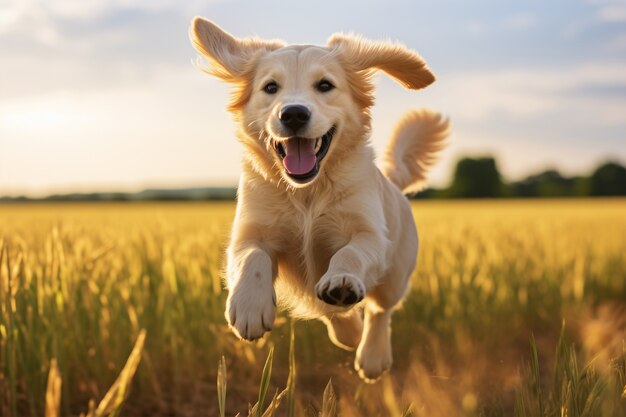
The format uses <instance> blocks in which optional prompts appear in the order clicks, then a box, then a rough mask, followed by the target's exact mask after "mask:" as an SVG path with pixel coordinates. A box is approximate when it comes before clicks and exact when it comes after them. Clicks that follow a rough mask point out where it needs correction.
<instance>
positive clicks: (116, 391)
mask: <svg viewBox="0 0 626 417" xmlns="http://www.w3.org/2000/svg"><path fill="white" fill-rule="evenodd" d="M145 340H146V330H145V329H142V330H141V332H139V336H138V337H137V341H136V342H135V346H134V347H133V350H132V352H131V353H130V355H129V356H128V360H127V361H126V365H124V368H123V369H122V371H121V372H120V375H119V376H118V377H117V379H116V380H115V382H114V383H113V385H111V388H109V391H108V392H107V393H106V395H105V396H104V398H103V399H102V401H101V402H100V404H99V405H98V408H97V409H96V413H95V415H96V417H100V416H111V417H114V416H116V415H117V414H118V413H119V411H120V409H121V407H122V404H123V403H124V400H125V399H126V395H127V394H128V386H129V385H130V382H131V381H132V379H133V376H134V375H135V372H136V371H137V366H139V362H140V361H141V352H142V351H143V345H144V342H145Z"/></svg>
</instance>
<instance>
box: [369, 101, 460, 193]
mask: <svg viewBox="0 0 626 417" xmlns="http://www.w3.org/2000/svg"><path fill="white" fill-rule="evenodd" d="M449 132H450V122H449V120H448V119H447V118H445V117H443V116H442V115H441V114H439V113H435V112H433V111H430V110H427V109H420V110H412V111H410V112H408V113H407V114H405V115H404V117H402V119H401V120H400V122H398V124H397V126H396V129H395V132H394V133H393V135H392V137H391V140H390V141H389V144H388V145H387V149H385V154H384V157H383V163H382V167H381V169H382V171H383V173H384V174H385V176H386V177H387V178H389V180H390V181H391V182H393V183H394V184H395V185H397V186H398V188H400V189H401V190H402V192H404V193H405V194H408V193H414V192H418V191H421V190H423V189H424V188H426V178H427V176H428V171H429V170H430V168H431V167H432V166H433V165H434V164H435V162H437V159H438V156H439V152H440V151H441V150H442V149H443V148H444V147H445V146H446V144H447V141H446V139H447V137H448V134H449Z"/></svg>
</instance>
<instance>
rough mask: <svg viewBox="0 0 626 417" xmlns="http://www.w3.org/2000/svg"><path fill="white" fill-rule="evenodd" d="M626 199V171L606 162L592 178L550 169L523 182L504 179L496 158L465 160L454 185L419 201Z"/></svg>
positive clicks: (456, 172) (429, 192) (426, 193)
mask: <svg viewBox="0 0 626 417" xmlns="http://www.w3.org/2000/svg"><path fill="white" fill-rule="evenodd" d="M596 196H597V197H600V196H626V168H625V167H624V166H623V165H621V164H620V163H618V162H613V161H609V162H605V163H603V164H601V165H600V166H598V167H597V168H596V169H594V170H593V171H592V172H591V173H590V174H589V175H588V176H575V177H566V176H563V175H561V174H560V173H559V172H558V171H557V170H555V169H550V170H546V171H543V172H540V173H537V174H534V175H530V176H528V177H526V178H524V179H522V180H520V181H512V182H507V181H505V180H504V179H503V177H502V175H501V174H500V171H499V170H498V165H497V163H496V160H495V158H493V157H483V158H462V159H461V160H459V161H458V162H457V164H456V167H455V169H454V175H453V178H452V182H451V184H450V185H449V186H448V187H447V188H444V189H433V188H431V189H428V190H426V191H424V192H422V193H420V194H417V195H416V196H414V197H416V198H500V197H509V198H530V197H596Z"/></svg>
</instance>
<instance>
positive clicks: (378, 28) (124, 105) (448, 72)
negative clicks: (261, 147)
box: [0, 0, 626, 197]
mask: <svg viewBox="0 0 626 417" xmlns="http://www.w3.org/2000/svg"><path fill="white" fill-rule="evenodd" d="M366 3H367V5H368V7H355V4H357V3H355V2H353V1H349V2H343V3H336V2H333V3H331V2H322V3H319V2H318V3H316V4H314V5H313V4H303V5H301V6H299V7H298V13H297V14H295V13H294V11H293V10H289V9H285V8H283V7H281V4H280V2H279V1H277V0H273V1H269V2H265V3H264V4H263V5H259V4H258V3H254V2H251V1H219V0H217V1H210V2H200V1H196V0H191V1H186V2H176V1H173V0H160V1H157V2H153V1H148V0H125V1H112V2H107V1H102V0H90V1H84V2H81V3H80V4H76V3H73V2H68V1H66V0H49V1H47V2H46V5H45V6H43V5H41V4H39V3H37V2H34V1H23V2H19V3H18V2H14V3H10V4H9V5H7V6H5V7H4V8H3V10H2V11H1V12H0V23H1V24H2V25H0V56H2V58H3V66H2V68H0V91H2V95H1V96H0V195H26V196H32V197H36V196H44V195H51V194H59V193H63V194H65V193H73V192H111V190H114V191H112V192H134V191H140V190H142V189H146V188H188V187H194V186H202V187H205V186H209V187H212V186H236V184H237V179H238V175H239V169H240V165H239V160H240V158H241V154H242V150H241V145H240V144H239V143H238V141H237V140H236V139H235V128H234V123H233V122H232V118H231V116H230V115H229V114H228V113H227V112H226V110H225V106H226V104H227V102H228V94H229V87H228V86H227V85H225V84H223V83H221V82H219V81H218V80H217V79H215V78H213V77H210V76H208V75H207V74H205V73H203V72H202V71H200V70H199V69H198V68H196V67H194V65H193V64H192V63H193V61H194V60H195V59H196V58H197V54H196V53H195V51H194V50H193V49H192V47H191V45H190V43H189V40H188V38H187V28H188V25H189V23H190V21H191V19H192V17H193V16H195V15H202V16H205V17H207V18H210V19H212V20H214V21H215V22H216V23H217V24H219V25H220V26H222V27H223V28H224V29H225V30H227V31H229V32H231V33H233V34H234V35H235V36H238V37H247V36H253V35H258V36H260V37H263V38H281V39H284V40H286V41H287V42H289V43H308V44H324V43H325V40H326V39H327V38H328V37H329V36H330V35H331V34H332V33H334V32H339V31H344V32H355V33H361V34H363V35H364V36H365V37H367V38H369V39H391V40H397V41H400V42H402V43H404V44H405V45H407V46H408V47H410V48H412V49H415V50H417V51H418V52H419V53H420V54H421V55H422V56H424V58H425V59H426V61H427V62H428V64H429V66H430V67H431V68H432V69H433V70H434V72H435V75H436V76H437V78H438V81H437V82H436V83H435V84H434V85H433V86H431V87H429V88H427V89H425V90H423V91H422V90H420V91H408V90H404V89H402V88H401V87H400V86H399V85H397V84H395V83H394V82H393V81H391V80H390V79H389V78H387V77H385V76H383V75H379V76H377V78H376V86H377V89H376V105H375V107H374V108H373V111H372V115H373V121H372V140H371V143H372V146H373V147H374V148H375V150H376V151H377V155H380V153H381V150H382V149H383V147H384V145H385V144H386V140H387V137H388V135H389V133H390V132H391V130H392V129H393V126H394V125H395V123H396V121H397V120H399V118H400V117H401V116H402V114H403V113H404V112H405V111H407V110H409V109H411V108H414V107H429V108H432V109H435V110H437V111H440V112H442V113H444V114H446V115H448V116H449V117H450V118H451V121H452V126H453V130H452V132H453V133H452V137H451V140H450V147H449V148H448V149H446V150H445V151H444V153H443V155H442V158H441V161H440V163H439V164H437V165H436V167H435V168H434V170H433V172H432V175H431V181H430V182H429V185H431V186H433V187H442V186H446V185H447V184H449V183H450V181H451V179H452V172H453V169H454V165H455V163H456V161H457V160H458V159H459V158H460V157H462V156H470V157H479V156H484V155H490V156H493V157H495V158H496V160H497V161H498V163H499V168H500V172H501V174H502V175H503V177H504V178H505V180H507V181H516V180H520V179H522V178H524V177H527V176H529V175H532V174H534V173H537V172H541V171H545V170H547V169H556V170H558V171H559V172H560V173H562V174H563V175H565V176H576V175H588V174H589V173H590V172H591V171H592V170H593V169H594V168H595V167H597V166H598V165H600V164H601V163H602V162H605V161H610V160H612V161H616V162H619V163H621V164H624V163H625V161H626V147H625V146H624V143H625V139H626V136H625V135H626V134H625V133H624V132H626V118H625V117H624V114H626V26H625V25H624V23H625V22H626V5H624V4H623V3H621V2H619V1H615V0H585V1H577V2H575V3H571V2H566V1H565V0H560V1H558V2H554V3H552V2H551V3H549V4H545V3H544V2H541V1H531V2H526V3H524V4H518V3H515V2H506V3H502V2H489V1H479V2H473V3H472V4H471V5H468V4H465V3H463V2H461V1H446V2H436V1H424V2H420V3H413V2H408V1H404V0H398V1H394V2H392V4H391V5H390V3H389V2H381V1H370V2H366ZM363 4H364V3H363V2H359V3H358V5H363ZM326 6H327V7H326ZM451 6H453V7H451ZM242 8H245V9H246V10H247V12H246V13H245V14H241V13H240V10H241V9H242ZM329 10H330V11H332V13H328V11H329ZM302 14H305V15H307V16H308V18H307V19H305V20H302V19H298V18H297V17H299V16H301V15H302ZM259 16H263V17H264V18H262V19H259ZM346 16H350V19H347V18H346ZM276 22H280V23H281V24H276ZM42 61H43V63H42ZM155 120H156V121H158V123H155Z"/></svg>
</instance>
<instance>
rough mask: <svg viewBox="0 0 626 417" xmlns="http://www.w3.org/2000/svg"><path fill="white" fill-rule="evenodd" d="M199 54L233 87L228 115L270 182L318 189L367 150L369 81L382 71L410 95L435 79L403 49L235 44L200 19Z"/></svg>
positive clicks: (354, 40) (196, 26)
mask: <svg viewBox="0 0 626 417" xmlns="http://www.w3.org/2000/svg"><path fill="white" fill-rule="evenodd" d="M190 36H191V40H192V42H193V45H194V46H195V48H196V49H197V50H198V52H200V53H201V54H202V55H204V56H205V57H206V58H208V60H209V63H210V65H209V67H208V68H207V69H206V70H207V72H209V73H211V74H213V75H215V76H217V77H219V78H221V79H223V80H225V81H227V82H229V83H232V84H234V85H235V87H236V88H235V90H234V92H233V97H232V101H231V103H230V105H229V110H230V111H231V112H233V114H234V115H235V117H236V119H237V120H238V121H239V123H240V128H241V132H240V138H241V139H242V141H243V142H244V144H245V145H246V147H247V150H248V152H247V153H246V157H247V158H248V160H249V161H250V162H251V164H252V166H253V167H254V168H255V169H256V170H257V171H258V172H259V173H261V174H262V175H263V176H264V177H265V178H268V179H274V180H280V179H283V180H285V181H286V182H287V183H288V184H290V185H291V186H293V187H297V188H301V187H306V186H307V185H309V184H312V183H313V182H314V181H315V180H316V179H317V178H318V177H319V176H320V173H321V172H323V171H324V170H327V169H329V168H331V167H332V166H333V165H336V164H342V163H347V164H349V163H350V155H351V154H353V153H355V152H356V150H357V149H358V147H363V146H364V145H365V139H364V137H365V136H366V133H367V132H368V130H369V126H370V115H369V108H370V107H371V106H372V104H373V96H372V90H373V86H372V83H371V80H370V79H371V75H372V74H373V72H374V71H375V70H382V71H384V72H386V73H387V74H388V75H390V76H391V77H393V78H394V79H395V80H397V81H398V82H399V83H400V84H402V85H404V86H405V87H407V88H411V89H420V88H423V87H426V86H427V85H429V84H431V83H432V82H433V81H434V80H435V78H434V76H433V75H432V73H431V72H430V70H429V69H428V68H427V67H426V63H425V62H424V60H423V59H422V58H421V57H420V56H419V55H418V54H417V53H415V52H413V51H410V50H409V49H407V48H405V47H404V46H402V45H398V44H392V43H388V42H370V41H367V40H364V39H362V38H359V37H356V36H349V35H334V36H333V37H331V38H330V40H329V41H328V45H327V46H326V47H319V46H308V45H307V46H303V45H291V46H287V45H285V44H284V43H282V42H280V41H266V40H261V39H252V38H248V39H239V38H236V37H234V36H232V35H230V34H228V33H227V32H225V31H224V30H222V29H221V28H219V27H218V26H217V25H215V24H214V23H212V22H210V21H208V20H206V19H203V18H200V17H197V18H195V19H194V20H193V23H192V26H191V30H190Z"/></svg>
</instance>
